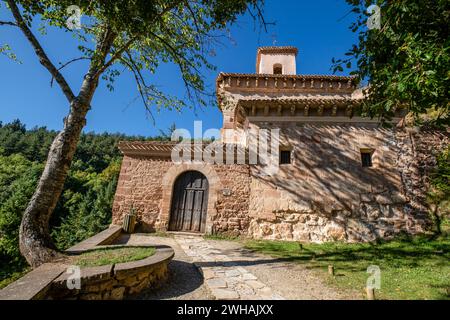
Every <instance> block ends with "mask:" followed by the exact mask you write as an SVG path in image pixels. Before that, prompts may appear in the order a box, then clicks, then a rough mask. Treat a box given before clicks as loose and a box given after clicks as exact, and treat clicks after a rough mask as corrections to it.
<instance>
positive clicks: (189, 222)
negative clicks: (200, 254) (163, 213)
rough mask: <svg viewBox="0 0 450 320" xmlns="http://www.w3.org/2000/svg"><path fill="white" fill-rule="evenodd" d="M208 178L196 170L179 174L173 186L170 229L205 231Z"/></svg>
mask: <svg viewBox="0 0 450 320" xmlns="http://www.w3.org/2000/svg"><path fill="white" fill-rule="evenodd" d="M207 208H208V180H207V179H206V177H205V176H204V175H203V174H202V173H200V172H198V171H187V172H184V173H183V174H181V175H180V176H179V177H178V178H177V179H176V180H175V184H174V186H173V194H172V206H171V212H170V213H171V214H170V221H169V230H171V231H189V232H205V223H206V213H207Z"/></svg>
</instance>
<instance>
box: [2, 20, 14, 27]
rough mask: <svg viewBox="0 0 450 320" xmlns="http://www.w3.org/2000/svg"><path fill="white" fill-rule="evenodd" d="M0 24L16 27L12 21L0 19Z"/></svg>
mask: <svg viewBox="0 0 450 320" xmlns="http://www.w3.org/2000/svg"><path fill="white" fill-rule="evenodd" d="M0 26H13V27H17V24H16V23H14V22H12V21H0Z"/></svg>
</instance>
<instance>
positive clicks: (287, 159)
mask: <svg viewBox="0 0 450 320" xmlns="http://www.w3.org/2000/svg"><path fill="white" fill-rule="evenodd" d="M290 163H291V151H290V150H281V151H280V164H290Z"/></svg>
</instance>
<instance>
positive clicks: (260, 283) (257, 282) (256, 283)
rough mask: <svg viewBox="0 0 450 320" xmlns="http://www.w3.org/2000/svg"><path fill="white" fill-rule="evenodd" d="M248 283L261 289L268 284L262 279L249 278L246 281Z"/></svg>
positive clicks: (254, 287)
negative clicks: (261, 280)
mask: <svg viewBox="0 0 450 320" xmlns="http://www.w3.org/2000/svg"><path fill="white" fill-rule="evenodd" d="M245 283H246V284H248V285H249V286H251V287H252V288H253V289H261V288H264V287H265V286H266V285H265V284H264V283H262V282H260V281H255V280H249V281H246V282H245Z"/></svg>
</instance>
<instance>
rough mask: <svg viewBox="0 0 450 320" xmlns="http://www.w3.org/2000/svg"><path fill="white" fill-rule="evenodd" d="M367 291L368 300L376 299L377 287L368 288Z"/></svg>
mask: <svg viewBox="0 0 450 320" xmlns="http://www.w3.org/2000/svg"><path fill="white" fill-rule="evenodd" d="M366 292H367V300H375V289H374V288H369V287H367V288H366Z"/></svg>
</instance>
